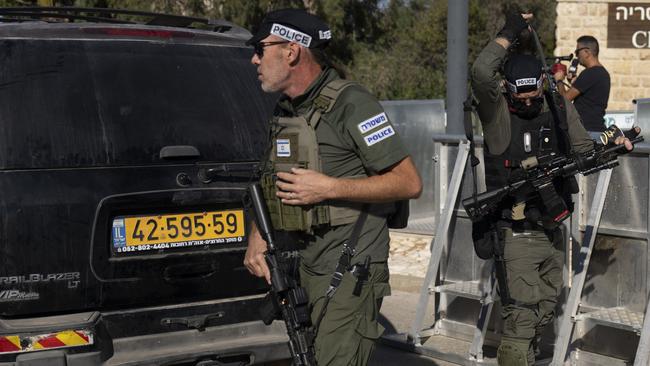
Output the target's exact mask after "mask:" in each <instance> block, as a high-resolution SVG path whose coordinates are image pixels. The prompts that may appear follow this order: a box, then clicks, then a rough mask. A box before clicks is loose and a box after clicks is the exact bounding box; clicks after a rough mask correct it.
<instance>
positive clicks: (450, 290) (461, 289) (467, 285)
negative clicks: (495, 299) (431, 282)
mask: <svg viewBox="0 0 650 366" xmlns="http://www.w3.org/2000/svg"><path fill="white" fill-rule="evenodd" d="M432 290H433V291H434V292H440V293H446V294H450V295H455V296H460V297H464V298H468V299H474V300H483V291H482V289H481V284H480V283H479V281H464V282H454V283H448V284H445V285H440V286H436V287H434V288H433V289H432ZM430 292H431V291H430Z"/></svg>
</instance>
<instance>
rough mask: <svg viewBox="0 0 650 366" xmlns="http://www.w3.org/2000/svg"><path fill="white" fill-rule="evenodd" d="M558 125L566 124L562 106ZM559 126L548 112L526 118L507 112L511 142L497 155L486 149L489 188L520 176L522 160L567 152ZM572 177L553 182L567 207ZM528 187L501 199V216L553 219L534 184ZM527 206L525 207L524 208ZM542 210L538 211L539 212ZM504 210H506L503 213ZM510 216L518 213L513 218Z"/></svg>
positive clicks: (486, 179) (570, 205)
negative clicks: (534, 213) (544, 208)
mask: <svg viewBox="0 0 650 366" xmlns="http://www.w3.org/2000/svg"><path fill="white" fill-rule="evenodd" d="M558 114H559V117H560V119H563V120H564V121H560V126H566V123H565V122H566V110H565V109H564V108H562V109H561V110H560V111H559V113H558ZM560 128H561V127H559V126H556V124H555V123H554V121H553V116H552V114H551V112H550V111H547V112H544V113H540V115H538V116H537V117H535V118H533V119H530V120H526V119H523V118H520V117H518V116H517V115H515V114H513V113H511V114H510V131H511V134H510V136H511V137H510V144H509V145H508V147H507V148H506V150H505V151H504V152H503V153H502V154H499V155H492V154H490V153H489V152H488V151H485V154H484V159H485V183H486V186H487V189H488V191H489V190H494V189H498V188H501V187H503V186H505V185H507V184H509V183H513V182H514V181H516V180H519V179H521V178H522V174H523V171H522V169H521V167H520V164H521V162H522V161H524V160H525V159H527V158H529V157H540V156H542V155H548V154H551V153H555V154H558V155H566V154H567V153H568V151H567V148H568V147H567V144H568V141H566V136H567V135H566V131H562V130H560ZM574 183H575V178H573V177H570V178H562V177H559V178H556V179H555V180H554V181H553V185H554V187H555V191H556V193H557V194H558V195H559V196H560V198H561V199H562V200H564V202H565V204H566V205H567V207H568V208H569V210H572V209H573V203H572V201H571V193H574V192H573V190H574V187H575V184H574ZM528 188H529V189H525V188H524V189H520V190H518V193H519V195H518V196H511V197H509V198H508V199H505V200H504V201H503V202H502V207H501V209H502V212H504V214H502V217H503V218H506V219H512V220H520V219H524V218H526V219H529V220H530V219H531V217H533V220H535V221H537V220H540V221H544V222H548V221H553V219H554V218H552V217H546V216H544V212H543V209H542V207H543V202H540V199H541V197H540V196H539V194H536V191H535V190H534V189H533V187H532V186H531V187H528ZM522 203H525V204H524V205H522V207H521V210H522V212H519V214H517V213H516V207H517V205H521V204H522ZM524 206H527V207H524ZM524 208H525V209H526V210H533V209H534V210H537V212H538V214H536V215H532V214H530V215H529V214H525V215H524V213H523V210H524ZM540 210H541V213H540V212H539V211H540ZM505 212H509V214H506V213H505ZM509 215H517V216H516V217H512V216H509Z"/></svg>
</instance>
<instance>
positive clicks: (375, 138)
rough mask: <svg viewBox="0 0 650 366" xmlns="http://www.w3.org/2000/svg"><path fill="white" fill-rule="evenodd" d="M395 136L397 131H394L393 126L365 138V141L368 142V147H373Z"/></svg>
mask: <svg viewBox="0 0 650 366" xmlns="http://www.w3.org/2000/svg"><path fill="white" fill-rule="evenodd" d="M393 135H395V130H393V126H386V127H384V128H382V129H381V130H379V131H377V132H374V133H371V134H370V135H368V136H364V137H363V139H364V140H365V141H366V145H368V146H372V145H374V144H376V143H378V142H381V141H383V140H385V139H387V138H389V137H391V136H393Z"/></svg>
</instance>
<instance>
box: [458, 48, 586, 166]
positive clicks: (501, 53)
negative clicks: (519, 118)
mask: <svg viewBox="0 0 650 366" xmlns="http://www.w3.org/2000/svg"><path fill="white" fill-rule="evenodd" d="M507 54H508V51H507V50H506V49H505V48H503V47H502V46H501V45H500V44H498V43H497V42H496V41H491V42H490V43H489V44H488V45H487V46H486V47H485V48H484V49H483V50H482V51H481V53H480V54H479V55H478V57H477V58H476V61H475V62H474V65H473V66H472V79H471V82H472V92H473V93H474V97H475V98H476V99H477V100H478V105H477V107H476V111H477V112H478V116H479V118H480V120H481V125H482V127H483V136H484V138H485V145H486V146H487V148H488V151H490V153H491V154H493V155H500V154H502V153H503V152H504V151H505V150H506V148H507V147H508V145H509V144H510V138H511V136H510V111H509V110H508V102H507V101H506V98H505V96H504V95H503V94H504V92H505V89H504V88H503V86H502V78H501V76H500V74H499V69H500V68H501V66H502V65H503V63H504V61H505V58H506V56H507ZM564 105H565V106H566V113H567V124H568V126H569V130H568V134H569V139H570V141H571V145H572V146H573V149H574V150H575V151H576V152H580V153H585V152H588V151H590V150H592V149H593V147H594V144H593V140H592V139H591V137H590V136H589V133H588V132H587V131H586V130H585V128H584V127H583V125H582V122H581V121H580V116H579V115H578V112H577V111H576V109H575V107H574V106H573V104H572V103H571V102H569V101H568V100H567V99H566V98H565V99H564ZM548 110H549V108H548V105H547V103H546V100H544V106H543V109H542V112H546V111H548Z"/></svg>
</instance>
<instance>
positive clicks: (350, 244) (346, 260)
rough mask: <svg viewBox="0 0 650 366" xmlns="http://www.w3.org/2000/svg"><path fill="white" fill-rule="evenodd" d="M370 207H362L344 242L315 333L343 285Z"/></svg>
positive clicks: (366, 205) (315, 326) (367, 205)
mask: <svg viewBox="0 0 650 366" xmlns="http://www.w3.org/2000/svg"><path fill="white" fill-rule="evenodd" d="M368 209H369V204H367V203H366V204H364V205H363V206H362V207H361V213H360V214H359V217H358V218H357V221H356V222H355V223H354V227H353V228H352V233H351V234H350V237H349V238H348V241H347V242H346V243H343V252H342V253H341V256H340V257H339V262H338V263H337V265H336V270H335V271H334V274H333V275H332V279H331V280H330V286H329V288H328V289H327V293H326V294H325V302H324V303H323V307H322V309H321V311H320V314H318V320H316V324H314V329H315V332H314V333H315V334H316V335H318V327H319V326H320V322H321V320H323V317H324V316H325V312H326V311H327V305H328V304H329V302H330V299H331V298H332V296H334V293H336V290H337V289H338V288H339V286H340V285H341V281H343V275H344V274H345V272H346V271H348V269H349V268H350V262H351V261H352V256H354V253H355V249H356V246H357V242H358V241H359V235H360V234H361V229H362V228H363V225H364V224H365V222H366V218H367V217H368Z"/></svg>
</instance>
